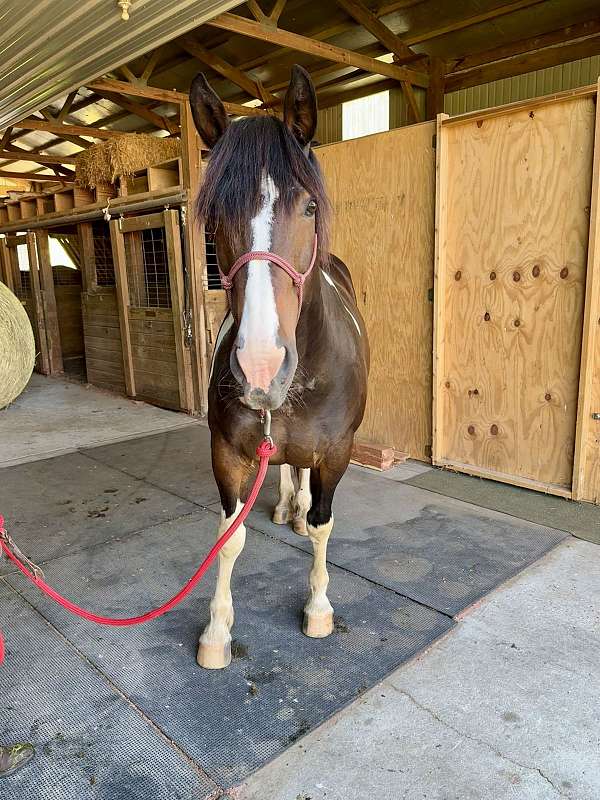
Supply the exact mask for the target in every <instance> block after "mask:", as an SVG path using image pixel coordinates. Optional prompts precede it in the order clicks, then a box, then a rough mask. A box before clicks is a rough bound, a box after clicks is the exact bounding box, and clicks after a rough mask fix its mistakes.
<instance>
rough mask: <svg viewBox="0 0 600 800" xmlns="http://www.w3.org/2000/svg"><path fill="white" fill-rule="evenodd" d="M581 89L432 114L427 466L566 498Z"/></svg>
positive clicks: (576, 335) (583, 247)
mask: <svg viewBox="0 0 600 800" xmlns="http://www.w3.org/2000/svg"><path fill="white" fill-rule="evenodd" d="M594 122H595V103H594V96H593V94H592V93H589V92H588V93H582V94H580V95H577V96H574V97H568V98H559V99H555V100H553V101H548V102H538V101H532V102H531V103H530V104H525V103H523V104H519V105H518V106H517V107H516V108H510V107H508V108H506V109H498V110H496V111H495V112H490V113H486V112H483V113H481V114H479V115H470V116H469V117H467V118H465V119H457V120H444V121H440V122H439V124H438V128H439V134H438V183H437V203H438V209H437V216H438V219H437V230H438V239H437V243H436V298H435V300H436V335H435V348H436V351H435V365H436V369H435V383H434V392H435V398H434V408H435V426H434V428H435V430H434V463H436V464H439V465H442V466H446V467H451V468H455V469H458V470H461V471H464V472H468V473H472V474H476V475H483V476H485V477H490V478H494V479H496V480H501V481H506V482H509V483H513V484H517V485H523V486H529V487H531V488H536V489H540V490H543V491H547V492H551V493H555V494H559V495H564V496H570V495H571V485H572V473H573V461H574V449H575V430H576V419H577V401H578V389H579V370H580V355H581V342H582V326H583V306H584V295H585V284H586V262H587V249H588V232H589V220H590V216H589V214H590V200H591V175H592V156H593V149H594Z"/></svg>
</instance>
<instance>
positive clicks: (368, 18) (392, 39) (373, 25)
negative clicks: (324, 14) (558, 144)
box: [336, 0, 422, 64]
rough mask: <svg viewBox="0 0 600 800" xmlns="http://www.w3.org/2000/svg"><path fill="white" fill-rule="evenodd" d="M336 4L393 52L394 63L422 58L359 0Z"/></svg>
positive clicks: (341, 1) (338, 1) (339, 0)
mask: <svg viewBox="0 0 600 800" xmlns="http://www.w3.org/2000/svg"><path fill="white" fill-rule="evenodd" d="M336 2H337V4H338V5H339V6H341V7H342V8H343V9H344V11H345V12H346V13H347V14H349V15H350V16H351V17H352V18H353V19H354V20H356V22H358V24H359V25H362V26H363V28H364V29H365V30H367V31H369V33H371V34H372V35H373V36H374V37H375V38H376V39H377V41H378V42H381V44H382V45H383V46H384V47H385V48H386V49H387V50H389V52H390V53H393V54H394V55H395V56H396V58H397V59H398V61H397V62H396V63H398V64H400V63H406V62H408V61H414V60H415V59H416V58H422V56H419V55H418V54H417V53H413V51H412V50H411V49H410V47H408V46H407V45H405V44H404V42H403V41H402V40H401V39H400V38H399V37H398V36H396V34H395V33H394V32H393V31H391V30H390V29H389V28H388V26H387V25H385V24H384V23H383V22H382V21H381V20H380V19H379V18H378V17H376V16H375V14H373V13H372V12H371V11H369V9H368V8H367V7H366V6H365V5H364V4H363V3H362V2H361V0H336Z"/></svg>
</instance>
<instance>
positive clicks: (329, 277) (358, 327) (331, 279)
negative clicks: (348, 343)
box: [321, 270, 362, 336]
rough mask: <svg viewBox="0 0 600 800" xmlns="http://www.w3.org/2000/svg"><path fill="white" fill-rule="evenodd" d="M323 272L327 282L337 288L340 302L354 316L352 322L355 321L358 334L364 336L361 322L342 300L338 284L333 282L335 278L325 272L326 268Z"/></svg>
mask: <svg viewBox="0 0 600 800" xmlns="http://www.w3.org/2000/svg"><path fill="white" fill-rule="evenodd" d="M321 274H322V275H323V277H324V278H325V280H326V281H327V283H328V284H329V285H330V286H333V288H334V289H335V292H336V294H337V296H338V297H339V298H340V303H341V304H342V305H343V306H344V308H345V309H346V311H347V312H348V314H350V317H351V318H352V322H353V323H354V324H355V325H356V330H357V331H358V335H359V336H362V333H361V332H360V325H359V324H358V322H357V321H356V317H355V316H354V314H353V313H352V312H351V311H350V309H349V308H348V306H347V305H346V303H344V301H343V300H342V295H341V294H340V292H339V289H338V288H337V286H336V285H335V283H334V282H333V278H332V277H331V275H328V274H327V273H326V272H325V270H322V271H321Z"/></svg>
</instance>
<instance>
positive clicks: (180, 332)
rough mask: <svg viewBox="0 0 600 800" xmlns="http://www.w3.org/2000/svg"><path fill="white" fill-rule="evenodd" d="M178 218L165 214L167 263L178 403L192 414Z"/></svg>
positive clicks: (168, 212)
mask: <svg viewBox="0 0 600 800" xmlns="http://www.w3.org/2000/svg"><path fill="white" fill-rule="evenodd" d="M177 217H178V214H177V211H173V210H171V209H169V210H168V211H165V212H164V225H165V238H166V245H167V263H168V265H169V282H170V285H171V308H172V311H173V332H174V334H175V357H176V359H177V383H178V385H179V402H180V404H181V408H182V409H183V410H184V411H192V410H193V407H194V389H193V383H192V364H191V358H190V350H189V348H187V347H186V346H185V330H184V318H183V309H184V285H183V258H182V253H181V235H180V232H179V220H178V219H177Z"/></svg>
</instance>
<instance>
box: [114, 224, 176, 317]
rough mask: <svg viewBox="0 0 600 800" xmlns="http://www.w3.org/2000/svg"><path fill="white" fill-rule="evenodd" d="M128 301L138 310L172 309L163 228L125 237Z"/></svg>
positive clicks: (129, 234)
mask: <svg viewBox="0 0 600 800" xmlns="http://www.w3.org/2000/svg"><path fill="white" fill-rule="evenodd" d="M125 260H126V263H127V279H128V282H129V301H130V303H131V305H132V306H133V307H136V308H171V288H170V284H169V263H168V260H167V248H166V237H165V229H164V228H150V229H149V230H145V231H141V232H139V233H138V232H135V233H126V234H125Z"/></svg>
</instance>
